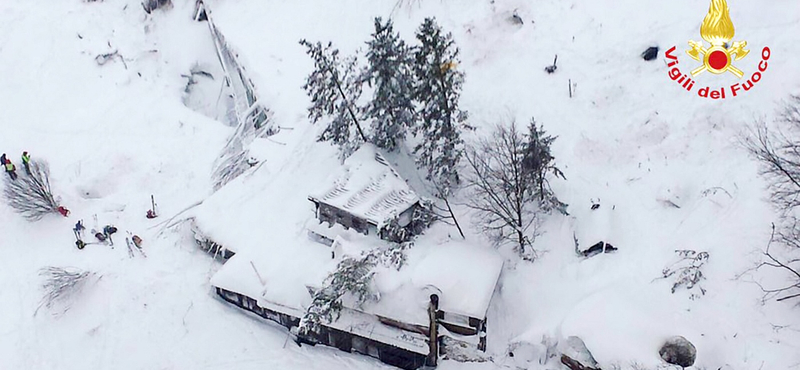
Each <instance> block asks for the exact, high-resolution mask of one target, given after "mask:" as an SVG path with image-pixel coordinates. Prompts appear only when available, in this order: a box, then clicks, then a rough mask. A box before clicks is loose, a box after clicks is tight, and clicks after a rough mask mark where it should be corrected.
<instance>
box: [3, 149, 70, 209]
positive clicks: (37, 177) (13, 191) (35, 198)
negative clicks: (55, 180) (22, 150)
mask: <svg viewBox="0 0 800 370" xmlns="http://www.w3.org/2000/svg"><path fill="white" fill-rule="evenodd" d="M30 170H31V171H30V174H25V173H21V174H20V176H18V177H17V179H16V180H11V179H10V178H7V179H6V188H5V191H4V195H5V198H6V201H7V202H8V204H9V205H10V206H11V208H13V209H14V210H15V211H17V212H18V213H20V214H21V215H22V216H23V217H25V218H26V219H28V220H29V221H36V220H39V219H41V218H42V217H44V215H46V214H49V213H58V202H57V201H56V199H55V198H54V197H53V193H52V191H51V190H50V168H49V167H48V165H47V162H44V161H39V160H32V161H31V162H30Z"/></svg>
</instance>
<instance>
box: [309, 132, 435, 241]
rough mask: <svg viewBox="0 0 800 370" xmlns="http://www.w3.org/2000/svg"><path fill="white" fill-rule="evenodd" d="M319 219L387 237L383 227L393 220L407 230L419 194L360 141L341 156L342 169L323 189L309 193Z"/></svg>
mask: <svg viewBox="0 0 800 370" xmlns="http://www.w3.org/2000/svg"><path fill="white" fill-rule="evenodd" d="M308 200H310V201H311V202H313V203H314V205H315V207H316V217H317V219H318V220H319V222H320V223H322V222H327V223H328V225H329V226H333V225H334V224H339V225H342V226H343V227H345V228H346V229H354V230H356V231H358V232H359V233H362V234H365V235H378V236H379V237H381V238H383V239H389V235H386V234H385V233H384V231H383V227H384V226H386V225H389V224H390V223H392V222H396V223H397V225H398V226H399V227H401V228H409V232H411V233H413V234H416V233H418V232H419V230H411V228H413V227H412V225H411V221H412V216H413V215H414V211H415V210H417V209H418V207H420V197H419V196H418V195H417V193H416V192H415V191H414V190H413V189H412V188H411V187H410V186H409V185H408V184H407V183H406V181H405V180H404V179H403V178H402V177H400V175H399V174H398V173H397V171H396V170H395V169H394V168H393V167H392V166H391V164H389V162H388V161H387V160H386V158H384V156H383V155H381V153H380V152H379V151H378V149H377V148H376V147H375V146H374V145H372V144H364V145H362V146H361V148H359V149H358V150H357V151H356V152H355V153H353V154H352V155H351V156H350V157H348V158H347V159H346V160H345V163H344V166H343V169H342V171H341V173H340V174H338V176H336V177H335V178H334V179H332V181H330V185H328V186H327V187H326V188H325V189H324V190H322V191H320V192H318V193H314V194H311V195H309V197H308Z"/></svg>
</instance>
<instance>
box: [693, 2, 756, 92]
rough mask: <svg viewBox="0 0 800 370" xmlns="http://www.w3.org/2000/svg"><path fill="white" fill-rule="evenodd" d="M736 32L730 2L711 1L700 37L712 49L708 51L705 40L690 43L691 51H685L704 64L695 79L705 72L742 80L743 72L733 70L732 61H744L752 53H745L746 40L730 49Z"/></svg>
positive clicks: (735, 43)
mask: <svg viewBox="0 0 800 370" xmlns="http://www.w3.org/2000/svg"><path fill="white" fill-rule="evenodd" d="M734 33H735V30H734V28H733V22H732V21H731V15H730V9H728V3H727V2H726V1H725V0H711V6H709V7H708V14H707V15H706V18H705V19H703V24H702V25H701V26H700V36H701V37H702V38H703V40H706V42H708V43H709V44H711V47H709V48H705V47H704V46H703V42H702V41H700V42H697V41H691V40H690V41H689V46H691V47H692V48H691V49H689V50H687V51H686V54H689V56H690V57H692V59H694V60H696V61H698V62H702V63H703V65H702V66H700V67H698V68H697V69H695V70H693V71H692V76H696V75H698V74H700V73H701V72H703V71H709V72H711V73H714V74H722V73H725V72H726V71H727V72H731V73H733V74H734V75H736V76H737V77H739V78H742V76H743V75H744V73H743V72H742V71H741V70H740V69H739V68H736V67H734V66H733V65H732V64H731V62H733V61H737V60H740V59H742V58H744V57H745V56H747V54H748V53H749V52H750V50H745V47H746V46H747V41H736V42H734V43H733V44H730V46H728V45H729V43H730V41H731V40H732V39H733V36H734Z"/></svg>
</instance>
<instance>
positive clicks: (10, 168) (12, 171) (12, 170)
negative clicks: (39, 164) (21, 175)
mask: <svg viewBox="0 0 800 370" xmlns="http://www.w3.org/2000/svg"><path fill="white" fill-rule="evenodd" d="M5 167H6V172H7V173H8V176H9V177H11V180H16V179H17V168H16V167H14V164H13V163H11V160H8V159H6V164H5Z"/></svg>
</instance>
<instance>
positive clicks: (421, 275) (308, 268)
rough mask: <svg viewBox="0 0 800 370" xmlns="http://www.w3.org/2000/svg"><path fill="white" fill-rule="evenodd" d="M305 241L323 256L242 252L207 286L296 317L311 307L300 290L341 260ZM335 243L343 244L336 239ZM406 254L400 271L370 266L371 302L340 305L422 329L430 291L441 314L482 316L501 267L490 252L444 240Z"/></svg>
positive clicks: (314, 283)
mask: <svg viewBox="0 0 800 370" xmlns="http://www.w3.org/2000/svg"><path fill="white" fill-rule="evenodd" d="M299 242H301V241H299ZM306 242H308V243H311V244H309V245H308V247H311V248H315V249H317V250H318V251H319V252H320V253H322V254H323V255H324V256H327V257H326V258H324V259H317V258H314V259H299V258H297V259H293V258H290V259H281V258H275V257H274V256H273V257H270V256H269V255H268V254H267V253H257V252H252V251H248V252H242V253H238V254H236V255H235V256H233V257H232V258H231V259H230V260H228V262H226V263H225V265H223V267H222V268H221V269H220V270H219V271H218V272H217V273H216V274H215V275H214V276H213V277H212V279H211V284H212V285H214V286H216V287H219V288H222V289H225V290H229V291H232V292H236V293H240V294H244V295H246V296H248V297H251V298H254V299H257V300H258V301H259V304H260V305H261V306H262V307H271V308H272V309H274V310H277V311H279V312H283V313H287V314H291V315H295V316H302V314H303V310H304V307H307V306H308V305H309V304H310V303H311V296H310V294H309V293H308V290H307V288H306V287H307V286H320V285H321V284H322V281H323V280H324V278H325V276H327V273H328V272H329V271H332V269H333V268H334V267H335V264H336V263H337V262H338V261H340V260H341V256H337V258H336V259H331V257H330V251H331V249H330V247H326V246H324V245H322V244H319V243H314V242H311V241H306ZM337 243H345V244H347V243H348V242H347V241H345V240H344V239H342V238H337ZM301 244H303V243H302V242H301ZM356 247H357V246H356ZM300 249H304V248H302V247H300ZM346 249H351V250H353V249H354V250H358V249H359V248H346ZM406 255H407V259H406V263H405V265H404V266H403V267H402V268H401V269H400V270H396V269H394V268H393V267H388V266H380V265H379V266H378V267H376V270H375V272H376V274H375V278H374V282H375V287H376V289H377V291H378V293H379V297H380V298H379V300H378V301H377V302H367V303H365V304H364V305H362V306H361V307H355V305H352V304H349V303H348V302H346V301H345V302H344V304H345V306H348V307H350V308H352V309H355V310H359V311H363V312H364V313H368V314H373V315H378V316H382V317H386V318H390V319H394V320H397V321H401V322H405V323H410V324H417V325H422V326H427V325H428V316H427V307H428V303H429V301H430V295H431V294H434V293H435V294H437V295H438V296H439V309H441V310H443V311H445V312H448V313H454V314H459V315H464V316H468V317H475V318H483V317H485V316H486V311H487V309H488V307H489V303H490V302H491V299H492V295H493V293H494V289H495V286H496V284H497V281H498V279H499V276H500V271H501V270H502V266H503V261H502V259H501V258H500V257H499V256H498V255H497V254H496V253H495V252H494V251H492V250H490V249H488V248H481V247H477V246H473V245H470V244H467V243H464V242H457V241H448V242H445V243H441V244H434V243H418V244H417V245H415V246H413V247H411V248H410V249H407V250H406ZM387 335H388V334H387Z"/></svg>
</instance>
